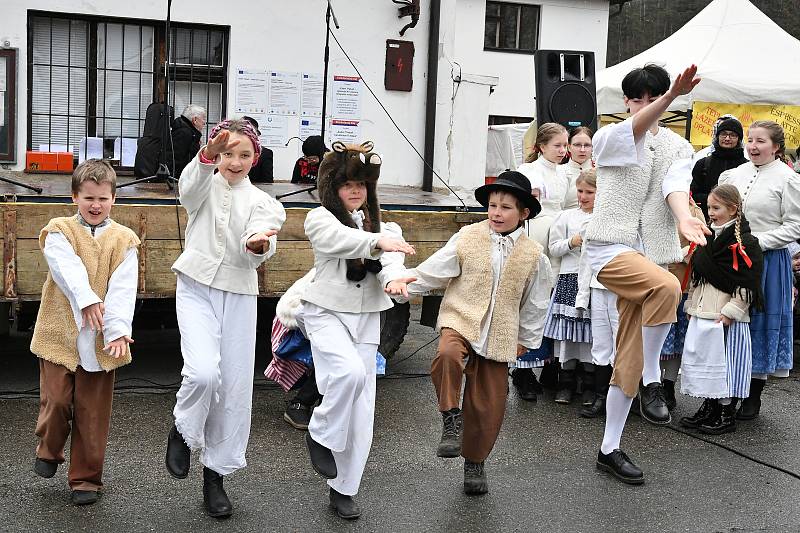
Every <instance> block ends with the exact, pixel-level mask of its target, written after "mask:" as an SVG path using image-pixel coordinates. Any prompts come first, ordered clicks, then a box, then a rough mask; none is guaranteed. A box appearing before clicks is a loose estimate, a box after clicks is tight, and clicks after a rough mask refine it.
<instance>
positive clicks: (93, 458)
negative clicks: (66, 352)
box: [36, 358, 114, 491]
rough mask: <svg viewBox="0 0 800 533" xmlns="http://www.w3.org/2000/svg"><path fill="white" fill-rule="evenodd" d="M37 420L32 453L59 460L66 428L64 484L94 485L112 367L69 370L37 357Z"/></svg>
mask: <svg viewBox="0 0 800 533" xmlns="http://www.w3.org/2000/svg"><path fill="white" fill-rule="evenodd" d="M39 389H40V403H39V419H38V421H37V422H36V436H38V437H39V445H38V446H37V447H36V457H38V458H39V459H42V460H44V461H48V462H51V463H59V464H61V463H63V462H64V446H65V444H66V443H67V437H68V436H69V433H70V421H72V424H71V426H72V427H71V429H72V443H71V445H70V461H69V474H68V479H69V486H70V488H71V489H72V490H94V491H96V490H99V489H100V488H102V486H103V482H102V477H103V461H104V460H105V456H106V445H107V444H108V431H109V427H110V424H111V402H112V400H113V398H114V371H111V372H104V371H100V372H86V371H85V370H84V369H83V368H81V367H78V369H77V370H76V371H75V372H72V371H70V370H69V369H68V368H66V367H64V366H61V365H56V364H54V363H51V362H50V361H45V360H44V359H41V358H40V359H39Z"/></svg>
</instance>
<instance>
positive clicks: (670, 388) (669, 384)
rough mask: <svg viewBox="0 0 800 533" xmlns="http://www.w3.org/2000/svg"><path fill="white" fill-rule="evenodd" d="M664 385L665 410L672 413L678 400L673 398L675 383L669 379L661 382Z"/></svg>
mask: <svg viewBox="0 0 800 533" xmlns="http://www.w3.org/2000/svg"><path fill="white" fill-rule="evenodd" d="M662 383H663V385H664V400H665V401H666V402H667V409H669V410H670V411H674V410H675V407H677V406H678V400H677V399H676V398H675V382H674V381H672V380H671V379H665V380H662Z"/></svg>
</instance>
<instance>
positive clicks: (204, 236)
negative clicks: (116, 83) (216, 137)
mask: <svg viewBox="0 0 800 533" xmlns="http://www.w3.org/2000/svg"><path fill="white" fill-rule="evenodd" d="M201 152H202V150H201ZM198 153H199V152H198ZM215 167H216V165H214V164H209V165H206V164H203V163H201V162H200V159H199V156H195V158H194V159H192V161H190V162H189V164H188V165H187V166H186V168H184V169H183V172H182V173H181V179H180V181H179V182H178V188H179V190H180V200H181V204H182V205H183V207H185V208H186V211H187V212H188V213H189V224H188V226H187V227H186V247H185V249H184V250H183V253H182V254H181V255H180V257H178V260H177V261H175V263H174V264H173V265H172V270H173V271H175V272H180V273H182V274H185V275H187V276H189V277H190V278H192V279H194V280H195V281H198V282H199V283H202V284H203V285H208V286H210V287H213V288H215V289H219V290H223V291H228V292H233V293H236V294H250V295H258V274H257V273H256V268H258V265H260V264H261V263H263V262H264V261H265V260H266V259H268V258H269V257H272V255H274V254H275V247H276V245H277V242H278V241H277V236H272V237H270V239H269V249H268V250H267V252H266V253H264V254H254V253H252V252H251V251H249V250H248V249H247V246H246V243H247V239H249V238H250V237H251V236H252V235H254V234H255V233H259V232H262V231H268V230H279V229H280V228H281V226H282V225H283V223H284V221H285V220H286V212H285V211H284V209H283V205H281V203H280V202H278V201H277V200H275V199H274V198H272V197H271V196H270V195H268V194H267V193H265V192H264V191H262V190H261V189H259V188H258V187H256V186H255V185H253V184H252V183H250V179H249V178H244V179H243V180H242V181H240V182H239V183H236V184H234V185H231V184H229V183H228V181H227V180H226V179H225V178H223V177H222V175H221V174H219V173H218V174H214V168H215Z"/></svg>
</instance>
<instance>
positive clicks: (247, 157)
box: [217, 132, 254, 183]
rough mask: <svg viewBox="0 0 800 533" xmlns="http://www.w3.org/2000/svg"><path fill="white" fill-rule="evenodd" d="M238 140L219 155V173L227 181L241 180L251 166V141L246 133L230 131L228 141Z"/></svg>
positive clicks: (236, 181) (252, 154)
mask: <svg viewBox="0 0 800 533" xmlns="http://www.w3.org/2000/svg"><path fill="white" fill-rule="evenodd" d="M233 141H239V144H237V145H236V146H234V147H233V148H231V149H230V150H228V151H226V152H222V153H221V154H220V156H219V165H217V169H219V173H220V174H222V177H223V178H225V179H226V180H228V183H238V182H240V181H242V180H243V179H244V178H245V177H246V176H247V174H248V173H249V172H250V169H251V168H253V157H254V151H253V143H252V142H251V141H250V139H249V138H248V137H247V136H246V135H242V134H241V133H234V132H231V133H230V137H228V142H229V143H232V142H233Z"/></svg>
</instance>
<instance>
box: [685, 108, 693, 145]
mask: <svg viewBox="0 0 800 533" xmlns="http://www.w3.org/2000/svg"><path fill="white" fill-rule="evenodd" d="M691 133H692V108H691V107H690V108H689V109H687V110H686V135H685V137H686V140H687V141H688V140H689V137H690V136H691Z"/></svg>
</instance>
